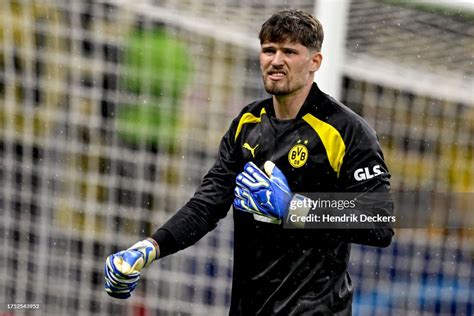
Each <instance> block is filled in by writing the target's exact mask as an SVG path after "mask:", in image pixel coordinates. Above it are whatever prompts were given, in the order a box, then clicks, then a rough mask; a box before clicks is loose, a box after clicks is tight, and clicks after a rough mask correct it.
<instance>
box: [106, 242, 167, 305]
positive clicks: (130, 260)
mask: <svg viewBox="0 0 474 316" xmlns="http://www.w3.org/2000/svg"><path fill="white" fill-rule="evenodd" d="M158 256H159V251H158V244H157V243H156V241H154V240H153V239H145V240H142V241H139V242H137V243H136V244H134V245H133V246H131V247H130V248H128V249H127V250H124V251H120V252H117V253H114V254H112V255H110V256H108V257H107V260H106V261H105V269H104V270H105V271H104V273H105V291H106V292H107V294H109V295H110V296H112V297H115V298H121V299H125V298H128V297H130V295H131V293H132V291H133V290H134V289H135V288H136V287H137V284H138V280H139V279H140V273H141V270H142V269H143V268H146V267H148V266H149V265H150V264H151V263H152V261H153V260H155V259H157V258H158Z"/></svg>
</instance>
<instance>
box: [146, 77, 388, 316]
mask: <svg viewBox="0 0 474 316" xmlns="http://www.w3.org/2000/svg"><path fill="white" fill-rule="evenodd" d="M267 160H271V161H273V162H274V163H275V164H276V165H277V166H278V167H279V168H280V169H281V170H282V172H283V173H284V174H285V176H286V178H287V180H288V184H289V186H290V188H291V190H292V192H364V191H371V192H389V190H390V183H389V178H390V175H389V173H388V170H387V167H386V165H385V163H384V159H383V154H382V151H381V149H380V145H379V143H378V140H377V136H376V134H375V132H374V131H373V129H372V128H370V127H369V125H368V124H367V123H366V122H365V121H364V120H363V119H362V118H361V117H360V116H358V115H357V114H356V113H354V112H353V111H352V110H350V109H349V108H347V107H346V106H344V105H343V104H341V103H339V102H337V101H336V100H334V99H333V98H331V97H330V96H328V95H326V94H324V93H323V92H321V91H320V90H319V88H318V87H317V85H316V84H313V86H312V89H311V92H310V94H309V96H308V98H307V99H306V101H305V103H304V104H303V106H302V108H301V109H300V111H299V113H298V115H297V117H296V118H295V119H293V120H285V121H280V120H278V119H276V118H275V114H274V110H273V105H272V99H271V98H269V99H265V100H261V101H256V102H254V103H252V104H249V105H248V106H246V107H245V108H244V109H243V110H242V112H241V113H240V114H239V115H238V116H237V117H236V118H235V119H234V120H233V121H232V124H231V126H230V128H229V130H228V131H227V133H226V134H225V135H224V137H223V139H222V141H221V144H220V147H219V154H218V157H217V160H216V162H215V164H214V166H213V167H212V168H211V169H210V170H209V172H208V173H207V174H206V176H205V177H204V179H203V181H202V184H201V185H200V187H199V188H198V189H197V191H196V193H195V195H194V197H193V198H192V199H191V200H190V201H189V202H188V203H187V204H186V205H185V206H184V207H183V208H182V209H181V210H179V212H177V213H176V214H175V215H174V216H173V217H172V218H171V219H170V220H169V221H168V222H167V223H165V224H164V225H163V226H162V227H161V228H160V229H158V230H157V231H156V232H155V233H154V235H153V236H152V237H153V238H154V239H155V240H156V241H157V242H158V244H159V245H160V249H161V256H162V257H163V256H166V255H169V254H171V253H174V252H176V251H178V250H180V249H184V248H186V247H188V246H190V245H192V244H194V243H195V242H196V241H198V240H199V239H200V238H201V237H202V236H204V235H205V234H206V233H207V232H208V231H210V230H212V229H213V228H215V227H216V224H217V222H218V221H219V219H221V218H223V217H225V216H226V214H227V212H228V211H229V208H230V206H231V204H232V201H233V199H234V193H233V192H234V187H235V178H236V176H237V174H239V173H240V172H241V171H242V170H243V166H244V165H245V163H246V162H248V161H253V162H254V163H255V164H256V165H257V166H259V167H263V164H264V162H265V161H267ZM373 167H376V168H377V171H378V172H377V174H376V176H371V177H362V178H361V177H360V176H357V174H358V173H357V170H360V169H361V168H362V170H365V169H364V168H368V170H371V168H373ZM392 208H393V206H392V204H391V203H388V204H386V205H385V206H383V207H380V206H379V207H377V208H373V209H367V210H361V212H368V213H370V214H379V213H380V214H383V215H387V214H388V215H391V214H392ZM233 214H234V224H235V230H234V234H235V235H234V244H235V246H234V273H233V285H232V299H231V307H230V314H231V315H276V314H278V315H301V314H305V315H335V314H338V315H349V314H350V311H351V302H352V285H351V280H350V276H349V274H348V273H347V264H348V260H349V253H350V243H360V244H365V245H373V246H382V247H384V246H387V245H388V244H389V243H390V241H391V238H392V235H393V230H392V229H391V228H385V229H384V228H380V227H377V226H376V225H374V227H372V228H367V229H357V230H353V231H352V230H328V229H324V230H323V229H321V230H318V229H300V230H298V229H285V228H284V227H283V225H275V224H271V223H265V222H261V221H259V220H256V218H255V217H254V216H253V215H252V214H249V213H245V212H242V211H239V210H234V212H233Z"/></svg>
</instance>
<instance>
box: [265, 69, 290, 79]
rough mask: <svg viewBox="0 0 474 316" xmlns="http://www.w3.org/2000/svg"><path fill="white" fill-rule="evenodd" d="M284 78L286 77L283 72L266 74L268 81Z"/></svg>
mask: <svg viewBox="0 0 474 316" xmlns="http://www.w3.org/2000/svg"><path fill="white" fill-rule="evenodd" d="M285 76H286V73H285V72H284V71H269V72H268V78H269V79H270V80H275V81H278V80H280V79H282V78H283V77H285Z"/></svg>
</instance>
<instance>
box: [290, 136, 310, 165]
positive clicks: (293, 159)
mask: <svg viewBox="0 0 474 316" xmlns="http://www.w3.org/2000/svg"><path fill="white" fill-rule="evenodd" d="M307 143H308V141H307V140H305V141H304V144H302V143H301V140H298V143H297V144H296V145H295V146H293V147H292V148H291V149H290V151H289V152H288V161H289V162H290V165H291V166H293V167H294V168H301V167H303V166H304V164H305V163H306V160H308V148H307V147H306V146H305V145H306V144H307Z"/></svg>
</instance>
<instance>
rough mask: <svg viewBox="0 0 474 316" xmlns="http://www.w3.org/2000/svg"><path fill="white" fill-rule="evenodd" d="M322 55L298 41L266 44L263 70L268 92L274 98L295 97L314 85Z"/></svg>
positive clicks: (263, 52) (263, 46) (261, 55)
mask: <svg viewBox="0 0 474 316" xmlns="http://www.w3.org/2000/svg"><path fill="white" fill-rule="evenodd" d="M320 57H321V54H320V53H318V52H311V51H310V50H309V49H308V48H307V47H306V46H303V45H302V44H299V43H294V42H284V43H272V42H265V43H263V44H262V45H261V50H260V70H261V71H262V77H263V83H264V85H265V90H266V91H267V92H268V93H270V94H273V95H291V94H295V93H297V92H298V91H300V90H301V89H303V88H304V87H305V86H306V85H308V84H311V83H312V82H313V74H314V72H315V71H316V70H317V69H318V68H319V64H320V63H321V58H320Z"/></svg>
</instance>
